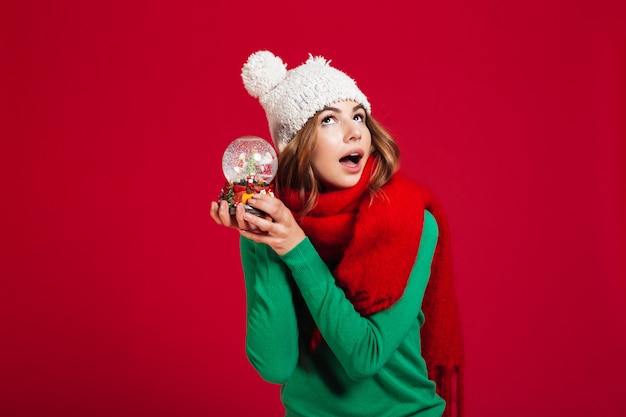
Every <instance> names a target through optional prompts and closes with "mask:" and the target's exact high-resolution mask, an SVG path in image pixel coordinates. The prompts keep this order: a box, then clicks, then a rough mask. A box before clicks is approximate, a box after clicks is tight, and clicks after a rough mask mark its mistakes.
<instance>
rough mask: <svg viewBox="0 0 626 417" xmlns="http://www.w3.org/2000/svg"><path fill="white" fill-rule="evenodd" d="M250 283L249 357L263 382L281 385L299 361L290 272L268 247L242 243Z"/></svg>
mask: <svg viewBox="0 0 626 417" xmlns="http://www.w3.org/2000/svg"><path fill="white" fill-rule="evenodd" d="M240 251H241V260H242V266H243V271H244V277H245V282H246V309H247V310H246V354H247V356H248V360H249V361H250V363H251V364H252V366H253V367H254V368H255V369H256V371H257V372H258V373H259V375H261V377H262V378H263V379H265V380H266V381H268V382H272V383H276V384H281V383H284V382H285V381H287V379H289V377H290V376H291V374H292V372H293V370H294V368H295V367H296V363H297V360H298V328H297V321H296V314H295V310H294V305H293V297H292V291H291V287H290V284H289V280H288V277H289V275H290V273H289V269H288V268H287V267H286V265H285V264H284V263H283V262H282V261H281V260H280V259H279V258H278V255H276V253H275V252H274V251H273V250H272V249H271V248H270V247H268V246H267V245H262V244H258V243H255V242H252V241H251V240H249V239H246V238H243V237H242V238H241V240H240Z"/></svg>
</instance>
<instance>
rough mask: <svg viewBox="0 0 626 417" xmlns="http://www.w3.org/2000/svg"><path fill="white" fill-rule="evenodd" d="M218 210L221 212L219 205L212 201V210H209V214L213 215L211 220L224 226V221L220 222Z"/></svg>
mask: <svg viewBox="0 0 626 417" xmlns="http://www.w3.org/2000/svg"><path fill="white" fill-rule="evenodd" d="M218 210H219V206H218V204H217V203H216V202H215V201H211V209H210V210H209V214H210V215H211V218H212V219H213V221H214V222H215V223H218V224H222V221H221V220H220V216H219V214H218V213H217V211H218Z"/></svg>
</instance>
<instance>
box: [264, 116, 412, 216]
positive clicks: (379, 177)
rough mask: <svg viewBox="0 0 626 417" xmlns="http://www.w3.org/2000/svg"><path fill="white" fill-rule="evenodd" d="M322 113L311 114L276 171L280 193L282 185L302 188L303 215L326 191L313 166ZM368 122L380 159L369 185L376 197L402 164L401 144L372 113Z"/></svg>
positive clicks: (375, 149)
mask: <svg viewBox="0 0 626 417" xmlns="http://www.w3.org/2000/svg"><path fill="white" fill-rule="evenodd" d="M318 115H319V113H317V114H315V116H313V117H311V118H310V119H309V120H308V121H307V122H306V123H305V125H304V126H303V127H302V128H301V129H300V130H299V131H298V133H296V135H295V136H294V138H293V139H292V140H291V141H290V142H289V143H288V144H287V145H286V146H285V147H284V149H283V150H282V151H281V152H280V154H279V155H278V171H277V174H276V189H277V192H278V195H279V196H280V190H281V189H288V188H291V189H293V190H295V191H296V192H298V194H299V195H300V199H301V201H302V204H303V207H302V210H301V211H300V212H299V213H298V214H299V215H300V216H304V215H305V214H307V213H308V212H310V211H311V210H312V209H313V208H314V207H315V204H316V203H317V198H318V196H319V193H320V192H322V191H323V187H322V184H320V182H319V181H318V180H317V178H315V174H314V173H313V168H312V167H311V155H312V153H313V148H314V147H315V139H316V128H317V123H316V120H317V118H318ZM365 125H366V126H367V128H368V129H369V131H370V134H371V137H372V152H371V154H372V157H374V158H375V159H376V162H377V163H376V165H375V168H374V171H373V172H372V175H371V177H370V183H369V187H368V190H369V193H370V197H371V198H374V196H375V195H376V194H377V193H378V192H379V191H380V189H381V187H382V186H383V185H384V184H385V183H386V182H387V181H389V179H390V178H391V176H392V175H393V174H394V173H396V171H398V169H399V168H400V148H399V147H398V144H397V143H396V141H395V140H394V139H393V138H392V137H391V135H390V134H389V133H388V132H387V131H386V130H385V128H383V127H382V125H381V124H380V123H378V122H377V121H376V120H375V119H374V118H373V117H372V116H371V115H369V114H368V115H367V116H366V118H365ZM307 195H308V199H307Z"/></svg>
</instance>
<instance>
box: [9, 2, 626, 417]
mask: <svg viewBox="0 0 626 417" xmlns="http://www.w3.org/2000/svg"><path fill="white" fill-rule="evenodd" d="M408 4H412V5H411V6H410V9H407V8H406V6H405V5H408ZM623 4H624V3H623V2H621V1H618V0H615V1H597V0H581V1H574V2H572V1H549V2H545V1H529V2H519V4H518V3H517V2H515V3H509V2H500V1H495V0H481V1H473V2H457V1H446V2H433V1H429V2H423V1H419V2H401V1H395V0H391V1H385V2H380V3H379V4H372V5H370V4H368V3H366V2H319V3H316V2H293V1H282V2H279V3H277V2H275V3H271V2H261V1H259V2H245V1H243V2H242V1H212V2H202V1H197V2H190V1H176V2H174V1H172V2H165V1H162V2H148V1H136V2H83V1H78V0H76V1H58V2H43V1H40V2H37V1H17V0H16V1H4V2H2V3H1V4H0V48H1V49H0V52H1V54H0V59H1V61H0V80H1V81H0V137H1V139H2V142H1V144H2V145H1V146H2V147H1V149H0V150H1V157H2V161H1V162H2V163H1V168H0V169H1V176H0V184H1V186H2V189H1V192H2V199H1V203H0V204H1V205H0V207H1V210H2V216H1V218H2V222H1V224H0V225H1V229H0V239H1V240H0V242H1V247H0V273H1V274H2V280H1V286H0V309H1V310H0V313H1V316H0V320H1V323H0V384H1V387H0V415H2V416H56V415H59V416H113V415H115V416H143V415H146V416H147V415H150V416H201V415H202V416H205V415H228V416H247V415H254V416H278V415H281V413H282V407H281V405H280V402H279V398H278V387H277V386H273V385H269V384H267V383H265V382H263V381H262V380H261V379H260V378H259V377H258V376H257V375H256V374H255V372H254V371H253V370H252V368H251V367H250V366H249V364H248V363H247V361H246V358H245V353H244V330H245V329H244V327H245V323H244V314H245V303H244V292H243V282H242V276H241V271H240V267H239V261H238V253H237V246H236V245H237V236H236V234H235V233H234V232H232V231H230V230H224V229H222V228H220V227H217V226H216V225H214V224H213V223H212V222H211V220H210V218H209V215H208V207H209V204H210V201H211V200H214V199H215V198H216V197H217V193H218V191H219V188H220V187H221V185H222V181H223V178H222V173H221V154H222V151H223V150H224V149H225V147H226V146H227V144H228V143H229V142H230V141H231V140H233V139H235V138H236V137H238V136H241V135H245V134H255V135H259V136H263V137H266V138H269V135H268V130H267V126H266V121H265V118H264V114H263V112H262V109H261V107H260V106H259V105H258V103H257V102H256V101H255V100H254V99H252V98H251V97H250V96H248V95H247V93H246V92H245V90H244V88H243V86H242V84H241V80H240V76H239V72H240V68H241V65H242V64H243V62H244V61H245V59H246V58H247V56H248V55H249V54H250V53H251V52H254V51H256V50H259V49H270V50H272V51H273V52H275V53H276V54H277V55H279V56H281V57H282V58H283V59H284V60H285V62H286V63H288V65H289V67H293V66H296V65H298V64H300V63H302V62H303V61H304V60H305V59H306V57H307V54H308V53H309V52H310V53H313V54H320V55H323V56H325V57H326V58H329V59H332V61H333V64H334V65H335V66H336V67H338V68H340V69H343V70H345V71H346V72H347V73H348V74H350V75H352V76H353V77H354V78H356V79H357V81H358V82H359V85H360V87H361V88H362V90H363V91H364V92H365V93H366V94H367V95H368V97H369V98H370V101H371V102H372V104H373V113H374V114H375V116H376V117H377V118H378V119H379V120H380V121H381V122H382V123H383V124H384V125H386V126H387V127H388V128H389V130H390V131H391V132H392V133H393V134H394V135H395V137H396V138H397V140H398V142H399V143H400V146H401V148H402V150H403V169H404V170H405V172H407V173H409V174H410V175H411V176H412V177H414V178H415V179H416V180H417V181H419V182H421V183H423V184H426V185H427V186H430V187H431V188H432V189H434V190H435V191H436V193H437V194H438V195H439V197H440V199H441V200H442V202H443V204H444V206H445V207H446V208H447V212H448V216H449V220H450V223H451V227H452V233H453V235H452V238H453V250H454V262H455V271H456V274H457V284H458V293H459V303H460V308H461V313H462V318H463V323H464V332H465V338H466V351H467V362H468V365H467V379H466V385H467V387H466V397H467V416H468V417H478V416H480V417H487V416H503V415H506V416H509V417H511V416H554V415H568V416H590V415H603V416H618V415H624V411H623V410H622V411H620V408H623V405H622V404H623V398H624V397H625V395H626V384H625V383H624V375H626V359H625V356H624V352H625V351H626V320H625V318H626V303H625V302H624V301H625V299H626V283H625V280H624V278H626V263H625V260H624V254H625V253H626V222H625V216H624V213H626V184H625V180H624V178H626V172H625V171H626V169H625V166H626V165H625V163H626V140H625V139H626V122H625V116H626V113H625V110H626V30H625V26H626V25H625V24H624V22H625V21H626V13H625V8H624V6H623Z"/></svg>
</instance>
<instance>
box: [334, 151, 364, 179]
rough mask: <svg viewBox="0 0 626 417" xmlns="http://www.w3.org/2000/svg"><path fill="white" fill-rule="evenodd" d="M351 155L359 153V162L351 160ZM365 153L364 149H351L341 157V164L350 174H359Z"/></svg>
mask: <svg viewBox="0 0 626 417" xmlns="http://www.w3.org/2000/svg"><path fill="white" fill-rule="evenodd" d="M351 155H358V157H359V160H358V162H356V163H354V162H352V161H350V160H349V159H347V158H349V157H350V156H351ZM364 155H365V152H364V151H363V150H362V149H358V148H355V149H351V150H350V151H348V152H346V153H345V154H344V155H343V156H342V157H341V158H339V164H340V165H341V167H342V168H343V169H344V170H345V171H346V172H347V173H349V174H358V173H359V172H361V167H362V166H363V156H364Z"/></svg>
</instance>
